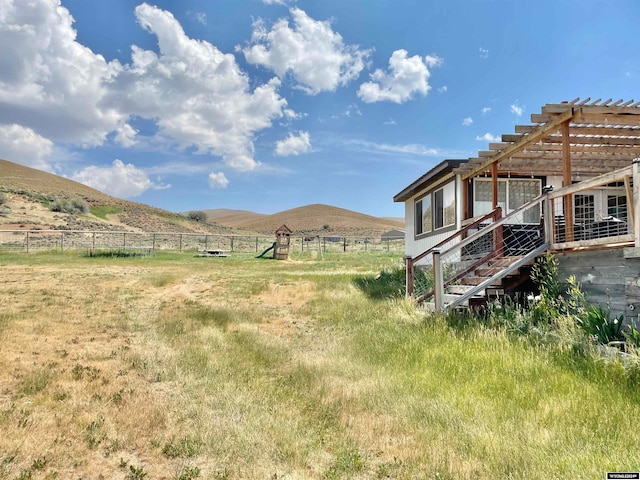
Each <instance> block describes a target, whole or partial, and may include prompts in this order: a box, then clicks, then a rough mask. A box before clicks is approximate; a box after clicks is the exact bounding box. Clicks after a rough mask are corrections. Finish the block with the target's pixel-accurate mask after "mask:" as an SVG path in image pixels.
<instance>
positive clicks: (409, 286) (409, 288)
mask: <svg viewBox="0 0 640 480" xmlns="http://www.w3.org/2000/svg"><path fill="white" fill-rule="evenodd" d="M501 216H502V207H496V208H494V209H493V210H491V211H490V212H488V213H485V214H484V215H483V216H481V217H479V218H477V219H476V220H474V221H473V222H472V223H470V224H468V225H465V226H464V227H462V228H461V229H459V230H456V231H455V232H454V233H453V234H451V235H449V236H448V237H447V238H445V239H444V240H442V241H441V242H439V243H437V244H436V245H434V246H432V247H430V248H429V249H428V250H425V251H424V252H422V253H421V254H419V255H417V256H415V257H410V256H405V257H404V259H405V269H406V280H405V291H406V296H407V297H411V296H413V287H414V285H413V278H414V276H413V266H414V265H415V264H416V263H417V262H418V261H420V260H422V259H423V258H425V257H426V256H427V255H431V254H432V253H433V251H434V250H437V249H438V248H440V247H442V246H443V245H446V244H447V243H448V242H450V241H452V240H454V239H455V238H456V237H458V236H461V235H464V234H466V233H467V232H468V231H469V230H471V229H472V228H475V227H477V226H478V225H480V224H481V223H482V222H484V221H486V220H489V219H490V218H493V221H494V222H495V221H496V220H497V219H499V218H500V217H501ZM423 296H424V295H423ZM420 298H422V297H420ZM421 301H422V300H421V299H418V302H421Z"/></svg>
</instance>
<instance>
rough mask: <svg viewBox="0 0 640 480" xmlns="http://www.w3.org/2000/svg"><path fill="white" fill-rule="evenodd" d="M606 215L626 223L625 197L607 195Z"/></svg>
mask: <svg viewBox="0 0 640 480" xmlns="http://www.w3.org/2000/svg"><path fill="white" fill-rule="evenodd" d="M607 215H609V216H612V217H615V218H617V219H618V220H622V221H624V222H627V221H628V216H627V196H626V195H607Z"/></svg>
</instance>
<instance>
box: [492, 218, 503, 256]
mask: <svg viewBox="0 0 640 480" xmlns="http://www.w3.org/2000/svg"><path fill="white" fill-rule="evenodd" d="M501 218H502V208H498V209H497V210H496V213H495V215H494V217H493V222H494V223H495V222H497V221H498V220H500V219H501ZM493 251H494V252H496V253H497V254H498V256H500V257H501V256H502V255H503V253H504V231H503V225H499V226H498V228H496V229H495V230H494V231H493Z"/></svg>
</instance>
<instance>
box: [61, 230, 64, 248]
mask: <svg viewBox="0 0 640 480" xmlns="http://www.w3.org/2000/svg"><path fill="white" fill-rule="evenodd" d="M60 251H61V252H64V232H62V233H61V235H60Z"/></svg>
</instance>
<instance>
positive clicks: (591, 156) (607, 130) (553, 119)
mask: <svg viewBox="0 0 640 480" xmlns="http://www.w3.org/2000/svg"><path fill="white" fill-rule="evenodd" d="M531 122H532V123H533V125H517V126H516V127H515V133H514V134H506V135H502V143H490V144H489V150H488V151H481V152H478V156H477V157H476V158H470V159H469V160H468V162H466V163H463V164H461V165H460V166H459V167H458V168H456V169H455V170H454V172H455V173H459V174H460V175H461V177H462V179H463V181H465V182H468V181H469V179H471V178H473V177H475V176H477V175H481V174H490V175H491V177H492V179H493V206H494V208H495V207H496V206H497V205H498V180H497V179H498V176H499V175H508V174H513V175H545V176H546V175H557V176H561V177H562V179H563V185H561V186H562V187H566V186H569V185H571V184H572V183H573V182H577V181H584V180H586V179H588V178H592V177H595V176H598V175H602V174H606V173H609V172H612V171H615V170H618V169H621V168H624V167H627V166H629V165H631V163H632V161H633V160H634V159H635V158H639V157H640V102H634V101H633V100H630V101H626V102H625V101H623V100H618V101H616V102H613V101H612V99H609V100H606V101H604V102H603V101H601V99H598V100H595V101H591V99H590V98H587V99H585V100H582V101H581V100H580V99H579V98H576V99H575V100H573V101H571V102H562V103H558V104H547V105H545V106H544V107H542V110H541V113H539V114H533V115H531ZM625 183H626V187H627V191H630V188H631V187H630V185H629V181H628V179H627V180H625ZM467 190H468V189H467V188H463V192H464V194H465V195H466V192H467ZM564 202H565V208H564V212H565V216H566V222H567V226H568V228H571V227H570V226H571V225H572V223H573V218H572V208H571V197H570V196H566V197H565V198H564ZM463 205H465V208H466V205H467V201H466V198H465V199H464V201H463ZM467 216H468V215H467V212H466V211H465V215H464V217H465V218H466V217H467Z"/></svg>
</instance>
